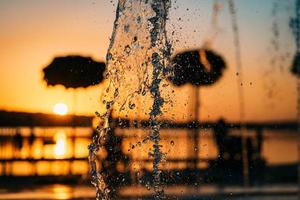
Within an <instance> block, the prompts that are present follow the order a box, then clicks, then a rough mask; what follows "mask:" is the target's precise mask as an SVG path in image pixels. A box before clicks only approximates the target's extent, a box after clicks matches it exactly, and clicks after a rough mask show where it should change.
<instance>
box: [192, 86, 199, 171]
mask: <svg viewBox="0 0 300 200" xmlns="http://www.w3.org/2000/svg"><path fill="white" fill-rule="evenodd" d="M199 104H200V102H199V88H198V87H195V108H194V115H195V116H194V119H195V127H194V129H193V142H194V163H193V167H194V169H197V168H198V156H199V155H198V154H199V134H198V133H199V129H198V115H199Z"/></svg>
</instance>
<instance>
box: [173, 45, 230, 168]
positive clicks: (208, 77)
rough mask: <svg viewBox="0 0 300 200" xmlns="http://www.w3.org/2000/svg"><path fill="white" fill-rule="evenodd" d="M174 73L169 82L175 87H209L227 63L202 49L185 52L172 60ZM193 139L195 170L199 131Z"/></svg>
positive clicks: (207, 50) (197, 107)
mask: <svg viewBox="0 0 300 200" xmlns="http://www.w3.org/2000/svg"><path fill="white" fill-rule="evenodd" d="M172 66H173V73H172V76H170V77H169V80H170V81H171V82H172V83H173V84H174V85H175V86H182V85H184V84H187V83H190V84H192V85H194V86H197V87H200V86H203V85H204V86H208V85H212V84H213V83H215V82H216V81H218V80H219V79H220V78H221V76H222V74H223V71H224V69H225V68H226V63H225V61H224V59H223V58H222V57H221V56H220V55H218V54H217V53H216V52H215V51H213V50H210V49H207V48H200V49H196V50H190V51H184V52H182V53H179V54H177V55H175V57H174V58H173V59H172ZM199 104H200V103H199V89H198V88H195V107H194V116H195V119H194V120H195V123H197V122H198V116H199ZM191 137H192V138H193V141H194V148H193V154H194V163H193V168H194V169H196V168H197V165H198V163H197V160H198V154H199V147H198V141H199V137H198V129H194V130H193V131H192V132H191Z"/></svg>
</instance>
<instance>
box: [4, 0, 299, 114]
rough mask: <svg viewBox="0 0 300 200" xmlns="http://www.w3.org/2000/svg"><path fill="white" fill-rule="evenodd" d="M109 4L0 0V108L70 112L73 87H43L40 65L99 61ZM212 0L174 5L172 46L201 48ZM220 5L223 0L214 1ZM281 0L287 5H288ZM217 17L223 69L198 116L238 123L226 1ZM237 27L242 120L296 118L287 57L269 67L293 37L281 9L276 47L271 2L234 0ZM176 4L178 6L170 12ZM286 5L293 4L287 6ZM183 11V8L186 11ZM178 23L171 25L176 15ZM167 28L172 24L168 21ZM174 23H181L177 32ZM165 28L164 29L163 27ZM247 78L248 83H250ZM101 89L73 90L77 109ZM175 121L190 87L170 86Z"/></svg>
mask: <svg viewBox="0 0 300 200" xmlns="http://www.w3.org/2000/svg"><path fill="white" fill-rule="evenodd" d="M115 2H116V1H113V3H111V2H110V1H85V0H77V1H75V0H74V1H73V0H64V1H55V2H54V1H38V0H31V1H26V2H25V1H18V0H12V1H9V0H7V1H5V0H4V1H1V2H0V27H1V31H0V44H1V47H0V91H1V94H0V109H7V110H16V111H28V112H50V113H51V112H52V108H53V105H54V104H55V103H58V102H64V103H66V104H68V105H69V107H71V109H72V105H73V91H72V90H70V91H66V90H65V89H64V88H63V87H60V86H59V87H52V88H47V87H46V85H45V83H44V82H43V80H42V73H41V70H42V68H43V67H44V66H46V65H47V64H48V63H49V62H51V60H52V59H53V57H54V56H58V55H67V54H71V53H73V54H75V53H78V54H81V55H87V56H92V57H93V58H94V59H96V60H103V59H104V57H105V54H106V50H107V47H108V42H109V37H110V35H111V31H112V25H113V24H112V23H113V20H114V11H115ZM211 2H212V1H203V2H202V1H201V2H199V1H196V0H187V1H184V3H183V2H178V3H174V4H173V7H172V9H171V20H170V24H173V25H174V26H173V27H172V29H175V32H176V36H175V38H173V40H174V41H175V39H179V40H180V42H178V43H176V44H174V47H175V49H176V51H179V50H182V49H185V48H195V47H200V46H201V45H202V44H203V40H204V38H205V37H207V34H209V31H208V30H209V22H210V16H211ZM221 2H225V1H221ZM289 2H292V1H287V3H286V5H287V7H288V6H290V5H291V4H290V3H289ZM224 6H225V7H224V9H223V11H222V12H221V15H220V23H219V24H220V25H219V26H220V30H219V34H218V36H217V38H216V40H215V41H214V43H213V48H214V49H215V50H216V51H217V52H219V53H220V54H221V55H223V56H224V57H225V59H226V61H227V64H228V69H227V70H226V71H225V74H224V77H223V78H222V79H221V80H220V81H219V82H218V83H216V84H215V85H213V86H211V87H203V88H201V89H200V94H201V108H200V114H201V119H204V120H207V119H212V120H214V119H217V118H219V117H220V116H223V117H225V118H227V119H229V120H238V119H239V118H238V98H237V86H236V76H235V61H234V58H235V57H234V46H233V35H232V31H231V28H230V27H231V24H230V17H229V14H228V9H227V5H224ZM237 6H238V9H239V10H238V15H239V21H238V23H239V27H240V29H241V45H242V62H243V67H244V74H245V76H244V77H245V80H244V88H245V99H246V102H245V103H246V104H245V105H246V108H245V109H246V120H290V119H295V117H296V87H295V85H296V78H295V77H293V76H292V75H291V74H290V72H289V65H290V63H291V59H292V57H291V56H288V57H286V60H285V61H282V66H283V67H279V66H278V65H271V63H270V60H271V59H272V57H275V58H277V60H282V59H278V56H277V57H276V55H281V54H287V53H289V54H290V55H293V53H294V51H295V46H294V43H293V42H294V40H293V37H292V34H291V31H290V30H289V28H288V17H287V16H288V15H287V13H286V12H288V13H292V11H291V8H288V9H289V10H288V11H281V12H280V13H279V16H280V18H279V20H278V23H279V24H280V31H281V32H280V33H281V34H280V38H279V40H278V41H279V42H280V52H279V53H278V54H274V53H272V52H273V51H274V49H273V48H272V45H271V39H272V32H271V26H272V18H271V17H270V16H271V8H272V0H266V1H263V2H261V0H253V1H251V3H249V2H248V1H243V0H238V1H237ZM175 7H178V8H177V9H174V8H175ZM290 7H292V6H290ZM187 8H188V10H187ZM179 17H180V18H181V19H182V20H181V21H179V22H178V20H177V19H178V18H179ZM170 27H171V26H170ZM179 27H182V29H180V28H179ZM170 29H171V28H170ZM250 82H251V83H250ZM102 89H103V86H101V85H99V86H96V87H92V88H89V89H87V90H78V91H77V92H76V96H77V108H76V110H77V113H80V114H91V115H92V114H93V113H94V112H95V111H96V110H99V106H100V104H99V97H100V94H101V91H102ZM176 92H177V93H176V95H175V97H174V99H175V102H176V106H175V108H174V110H173V111H170V113H171V112H175V113H176V115H177V118H178V119H182V118H184V116H186V115H188V111H190V110H191V107H192V103H191V104H190V105H187V106H185V109H182V107H183V105H184V104H185V102H187V101H190V98H191V97H192V95H193V91H192V89H191V87H190V86H185V87H183V88H182V89H178V90H177V89H176Z"/></svg>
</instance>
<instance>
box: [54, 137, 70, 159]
mask: <svg viewBox="0 0 300 200" xmlns="http://www.w3.org/2000/svg"><path fill="white" fill-rule="evenodd" d="M55 142H56V143H55V147H54V155H55V157H56V158H61V157H63V156H64V155H65V154H66V144H67V136H66V134H65V133H64V132H58V133H56V135H55Z"/></svg>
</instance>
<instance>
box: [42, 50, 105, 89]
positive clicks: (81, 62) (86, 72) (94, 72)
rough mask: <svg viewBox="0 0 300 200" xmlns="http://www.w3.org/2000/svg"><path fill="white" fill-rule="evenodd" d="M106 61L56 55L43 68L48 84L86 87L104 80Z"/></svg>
mask: <svg viewBox="0 0 300 200" xmlns="http://www.w3.org/2000/svg"><path fill="white" fill-rule="evenodd" d="M104 70H105V63H103V62H96V61H94V60H93V59H92V58H90V57H82V56H78V55H71V56H65V57H55V58H54V59H53V61H52V62H51V63H50V64H49V65H48V66H47V67H45V68H44V69H43V72H44V79H45V81H46V82H47V85H48V86H55V85H63V86H64V87H65V88H74V89H76V88H80V87H83V88H86V87H89V86H93V85H97V84H99V83H100V82H101V81H102V80H103V72H104Z"/></svg>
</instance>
